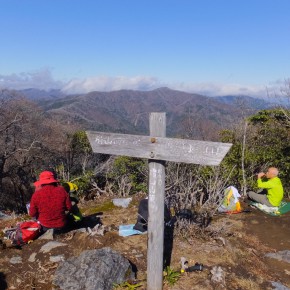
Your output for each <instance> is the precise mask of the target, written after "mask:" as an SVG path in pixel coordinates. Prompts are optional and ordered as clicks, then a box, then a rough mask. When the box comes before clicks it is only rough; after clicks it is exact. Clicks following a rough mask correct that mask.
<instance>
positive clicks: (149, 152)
mask: <svg viewBox="0 0 290 290" xmlns="http://www.w3.org/2000/svg"><path fill="white" fill-rule="evenodd" d="M87 136H88V138H89V141H90V143H91V146H92V149H93V151H94V152H98V153H104V154H112V155H124V156H131V157H139V158H147V159H155V160H167V161H173V162H184V163H195V164H201V165H219V164H220V162H221V161H222V159H223V158H224V156H225V155H226V154H227V152H228V151H229V149H230V148H231V146H232V144H230V143H221V142H209V141H197V140H188V139H177V138H166V137H157V136H156V135H155V137H153V136H152V137H151V136H143V135H129V134H117V133H104V132H95V131H87Z"/></svg>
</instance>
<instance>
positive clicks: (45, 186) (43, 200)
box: [29, 171, 72, 231]
mask: <svg viewBox="0 0 290 290" xmlns="http://www.w3.org/2000/svg"><path fill="white" fill-rule="evenodd" d="M58 183H59V181H58V180H57V179H56V178H55V177H54V174H53V173H52V172H50V171H43V172H41V173H40V175H39V180H38V181H36V184H37V186H38V187H40V188H38V189H37V190H36V191H35V192H34V194H33V195H32V197H31V201H30V207H29V215H30V216H31V217H33V218H35V219H37V220H38V221H39V223H40V224H41V225H42V228H43V231H46V230H48V229H55V230H57V231H61V230H63V229H64V228H65V226H66V224H67V215H66V212H67V211H70V210H71V209H72V204H71V201H70V198H69V195H68V193H67V192H66V191H65V189H64V188H63V187H62V186H59V185H58Z"/></svg>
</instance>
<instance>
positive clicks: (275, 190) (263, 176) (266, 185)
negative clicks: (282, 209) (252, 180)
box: [248, 167, 284, 207]
mask: <svg viewBox="0 0 290 290" xmlns="http://www.w3.org/2000/svg"><path fill="white" fill-rule="evenodd" d="M278 173H279V172H278V169H277V168H275V167H270V168H269V169H268V171H267V172H266V173H264V172H260V173H258V176H257V177H258V180H257V185H258V188H259V189H260V191H259V192H258V193H256V192H253V191H250V192H249V193H248V197H249V198H250V199H252V200H254V201H256V202H259V203H261V204H264V205H267V206H270V207H278V206H280V204H281V201H282V199H283V196H284V191H283V186H282V183H281V180H280V178H279V177H278Z"/></svg>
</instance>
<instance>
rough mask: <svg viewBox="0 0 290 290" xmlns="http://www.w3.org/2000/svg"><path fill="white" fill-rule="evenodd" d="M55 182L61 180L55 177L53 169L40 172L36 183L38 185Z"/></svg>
mask: <svg viewBox="0 0 290 290" xmlns="http://www.w3.org/2000/svg"><path fill="white" fill-rule="evenodd" d="M55 182H59V181H58V180H57V179H55V178H54V174H53V173H52V172H51V171H43V172H41V173H40V174H39V180H38V181H36V182H35V183H36V184H37V185H43V184H50V183H55ZM35 183H34V184H35Z"/></svg>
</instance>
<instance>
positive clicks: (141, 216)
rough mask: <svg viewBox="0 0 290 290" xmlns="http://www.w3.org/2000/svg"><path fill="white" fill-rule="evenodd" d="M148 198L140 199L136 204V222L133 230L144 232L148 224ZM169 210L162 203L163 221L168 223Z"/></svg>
mask: <svg viewBox="0 0 290 290" xmlns="http://www.w3.org/2000/svg"><path fill="white" fill-rule="evenodd" d="M148 216H149V213H148V199H147V198H144V199H141V200H140V203H139V206H138V217H137V222H136V224H135V226H134V230H137V231H140V232H146V231H147V226H148ZM170 218H171V217H170V210H169V209H168V207H167V205H166V204H164V222H165V223H168V222H169V221H170Z"/></svg>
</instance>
